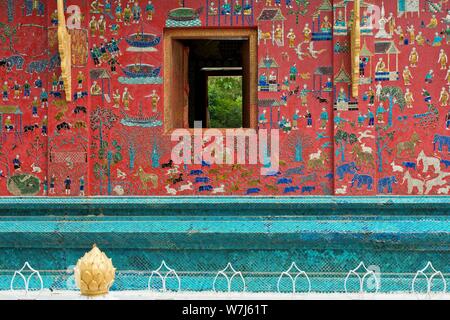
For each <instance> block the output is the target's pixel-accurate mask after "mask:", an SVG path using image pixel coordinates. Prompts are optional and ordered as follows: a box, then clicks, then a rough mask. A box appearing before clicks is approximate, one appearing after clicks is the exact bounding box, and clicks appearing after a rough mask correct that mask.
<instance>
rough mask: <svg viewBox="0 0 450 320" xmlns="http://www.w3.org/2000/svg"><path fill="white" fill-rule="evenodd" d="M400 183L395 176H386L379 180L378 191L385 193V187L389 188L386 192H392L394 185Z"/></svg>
mask: <svg viewBox="0 0 450 320" xmlns="http://www.w3.org/2000/svg"><path fill="white" fill-rule="evenodd" d="M394 183H398V181H397V178H396V177H395V176H391V177H385V178H382V179H380V180H379V181H378V193H385V192H384V189H386V188H387V192H386V193H392V185H393V184H394Z"/></svg>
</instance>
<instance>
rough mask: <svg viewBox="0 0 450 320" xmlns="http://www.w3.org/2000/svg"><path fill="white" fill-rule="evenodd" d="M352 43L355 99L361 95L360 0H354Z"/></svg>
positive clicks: (353, 91) (353, 92) (353, 94)
mask: <svg viewBox="0 0 450 320" xmlns="http://www.w3.org/2000/svg"><path fill="white" fill-rule="evenodd" d="M351 43H352V96H353V97H354V98H357V97H358V95H359V57H360V53H361V3H360V0H354V7H353V24H352V31H351Z"/></svg>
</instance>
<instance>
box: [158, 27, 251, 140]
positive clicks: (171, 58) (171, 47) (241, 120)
mask: <svg viewBox="0 0 450 320" xmlns="http://www.w3.org/2000/svg"><path fill="white" fill-rule="evenodd" d="M164 46H165V48H164V50H165V57H164V71H165V72H164V78H165V80H164V90H165V99H164V102H165V103H164V108H165V129H166V131H170V130H171V129H176V128H193V127H194V123H195V121H201V122H202V126H203V128H256V127H257V116H258V115H257V84H258V83H257V32H256V30H254V29H250V28H249V29H213V28H208V29H201V28H190V29H166V30H165V34H164Z"/></svg>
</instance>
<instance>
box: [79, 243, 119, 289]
mask: <svg viewBox="0 0 450 320" xmlns="http://www.w3.org/2000/svg"><path fill="white" fill-rule="evenodd" d="M74 272H75V281H76V284H77V286H78V288H79V289H80V291H81V294H82V295H85V296H98V295H103V294H107V293H108V292H109V288H111V286H112V284H113V282H114V276H115V273H116V268H114V266H113V264H112V260H111V259H110V258H108V257H107V256H106V254H105V253H104V252H102V251H100V249H99V248H98V247H97V245H95V244H94V245H93V246H92V250H91V251H89V252H87V253H86V254H85V255H84V256H83V257H82V258H81V259H79V260H78V262H77V265H76V267H75V269H74Z"/></svg>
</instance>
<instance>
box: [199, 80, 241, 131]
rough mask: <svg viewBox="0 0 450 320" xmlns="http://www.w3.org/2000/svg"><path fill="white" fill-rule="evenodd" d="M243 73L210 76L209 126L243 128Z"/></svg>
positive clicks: (207, 121) (207, 122)
mask: <svg viewBox="0 0 450 320" xmlns="http://www.w3.org/2000/svg"><path fill="white" fill-rule="evenodd" d="M242 102H243V100H242V75H234V76H231V75H225V76H223V75H222V76H215V75H213V76H208V106H207V118H206V125H207V127H208V128H241V127H242V124H243V121H242V119H243V107H242Z"/></svg>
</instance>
